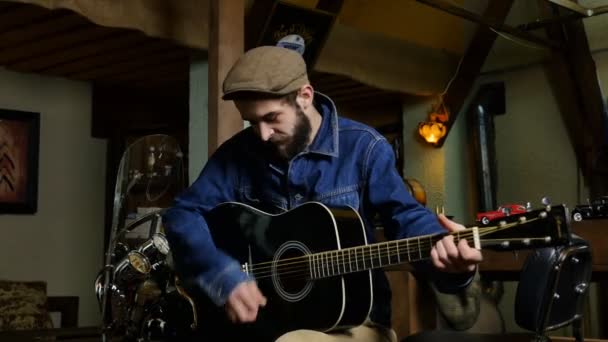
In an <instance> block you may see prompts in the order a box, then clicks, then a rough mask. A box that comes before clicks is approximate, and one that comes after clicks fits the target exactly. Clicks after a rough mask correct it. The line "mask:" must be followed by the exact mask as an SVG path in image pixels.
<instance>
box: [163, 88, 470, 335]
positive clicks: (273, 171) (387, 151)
mask: <svg viewBox="0 0 608 342" xmlns="http://www.w3.org/2000/svg"><path fill="white" fill-rule="evenodd" d="M315 106H316V108H317V110H318V111H319V113H321V115H322V116H323V120H322V124H321V127H320V128H319V132H318V134H317V136H316V137H315V139H314V141H313V142H312V144H311V145H310V146H309V147H308V148H307V149H306V150H305V151H303V152H301V153H300V154H298V155H297V156H296V157H294V158H293V159H292V160H291V161H289V163H287V162H281V161H278V160H273V159H272V158H271V157H270V154H268V153H267V151H266V149H265V147H264V144H262V142H261V140H260V139H259V138H258V137H257V136H256V135H255V134H254V132H253V130H252V129H251V128H247V129H245V130H243V131H241V132H240V133H238V134H236V135H235V136H234V137H232V138H231V139H229V140H228V141H227V142H226V143H224V144H223V145H222V146H220V148H219V149H218V150H217V151H216V152H215V153H214V154H213V155H212V157H211V158H210V159H209V161H208V163H207V164H206V165H205V168H204V169H203V171H202V172H201V174H200V176H199V177H198V179H197V180H196V181H195V183H194V184H193V185H192V186H191V187H190V188H189V189H187V190H186V191H185V192H184V193H183V194H181V195H180V196H179V197H178V198H177V199H176V201H175V204H174V206H173V207H172V208H171V209H169V210H168V211H167V213H166V214H165V215H164V225H165V228H166V233H167V237H168V239H169V242H170V245H171V249H172V251H173V254H174V258H175V260H176V266H177V269H178V272H179V273H180V274H182V277H184V276H185V277H188V278H190V279H193V280H194V281H195V283H196V284H197V285H198V286H199V287H200V288H201V289H203V290H204V292H205V293H206V294H207V295H208V296H209V297H210V298H211V300H212V301H213V302H215V303H216V304H217V305H222V304H223V303H224V302H225V301H226V300H227V297H228V295H229V294H230V292H231V291H232V289H234V287H236V285H237V284H238V283H240V282H243V281H246V280H248V276H247V275H246V274H245V273H243V272H241V270H240V265H239V264H238V263H237V262H236V261H235V260H234V259H233V258H231V257H230V256H229V255H227V254H225V253H224V252H223V251H222V250H220V249H217V248H216V246H215V245H214V243H213V241H212V239H211V236H210V232H209V229H210V227H208V226H207V224H206V222H205V218H204V217H205V215H206V214H207V212H208V211H209V210H211V209H212V208H213V207H215V206H216V205H217V204H219V203H222V202H227V201H237V202H242V203H247V204H249V205H252V206H254V207H257V208H258V209H261V210H264V211H266V212H270V213H278V212H282V211H285V210H289V209H291V208H294V207H296V206H298V205H300V204H302V203H304V202H308V201H318V202H322V203H324V204H326V205H328V206H344V205H348V206H350V207H352V208H356V209H358V210H359V213H360V214H361V217H362V218H363V220H364V222H365V224H366V228H367V235H368V236H367V238H368V241H369V242H374V241H375V238H374V234H373V229H374V226H373V224H372V220H373V218H374V216H375V215H376V214H377V213H379V214H380V217H381V219H382V224H383V226H384V228H385V234H386V236H387V238H389V239H399V238H405V237H410V236H416V235H422V234H432V233H438V232H445V229H444V228H443V227H442V226H440V224H439V223H438V221H437V218H436V216H435V215H433V214H432V213H430V212H429V211H428V210H427V209H426V208H424V207H422V206H420V205H419V204H418V203H417V202H416V201H415V200H414V199H413V198H412V196H411V195H410V194H409V192H408V191H407V189H406V188H405V184H404V182H403V180H402V179H401V177H400V176H399V174H398V173H397V170H396V168H395V158H394V152H393V149H392V147H391V145H390V144H389V143H388V142H387V141H386V139H385V138H384V137H383V136H382V135H380V134H379V133H378V132H376V131H375V130H374V129H372V128H370V127H368V126H366V125H363V124H361V123H358V122H354V121H351V120H348V119H345V118H341V117H339V116H338V113H337V110H336V107H335V105H334V103H333V102H332V101H331V99H329V98H328V97H327V96H325V95H323V94H320V93H315ZM211 228H214V227H211ZM428 265H429V264H428V263H427V266H425V267H422V269H425V268H426V269H427V270H428V269H432V267H430V266H428ZM419 268H420V267H419ZM376 273H377V274H376V276H374V287H375V293H374V310H373V311H372V319H374V317H373V316H374V315H376V316H377V317H376V318H375V319H374V320H375V321H377V322H379V323H383V324H386V325H388V324H390V290H389V287H388V284H387V282H386V278H385V276H384V274H383V273H382V272H376ZM431 273H433V272H431ZM434 273H436V274H438V273H442V272H434ZM436 278H438V280H439V282H438V287H441V283H442V280H447V282H446V281H443V283H446V285H447V287H445V288H446V291H450V289H451V290H456V289H458V288H460V287H462V286H466V285H467V284H468V283H469V281H470V279H471V278H472V277H471V275H470V274H467V275H463V276H456V277H454V276H450V275H448V274H443V275H440V276H439V277H436ZM374 311H376V313H375V312H374ZM378 311H381V312H378Z"/></svg>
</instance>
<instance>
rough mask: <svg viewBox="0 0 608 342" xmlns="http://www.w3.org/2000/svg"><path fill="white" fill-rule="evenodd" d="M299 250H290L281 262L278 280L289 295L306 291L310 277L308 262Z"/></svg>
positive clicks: (282, 257) (278, 268)
mask: <svg viewBox="0 0 608 342" xmlns="http://www.w3.org/2000/svg"><path fill="white" fill-rule="evenodd" d="M302 256H303V254H302V252H301V251H299V250H295V249H289V250H287V251H285V253H284V254H283V255H282V256H281V260H280V261H279V266H278V267H277V270H278V280H279V283H280V284H281V287H282V288H283V290H285V291H286V292H288V293H294V294H295V293H298V292H300V291H302V289H304V287H305V286H306V284H307V279H308V278H309V276H310V271H309V267H308V262H307V261H305V260H306V259H305V258H300V257H302Z"/></svg>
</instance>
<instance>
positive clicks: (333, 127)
mask: <svg viewBox="0 0 608 342" xmlns="http://www.w3.org/2000/svg"><path fill="white" fill-rule="evenodd" d="M314 105H315V108H316V109H317V111H319V113H320V114H321V116H322V121H321V126H320V127H319V131H318V132H317V136H316V137H315V139H314V140H313V142H312V144H310V145H309V146H308V148H307V149H306V152H309V153H316V154H322V155H327V156H331V157H338V156H339V154H340V151H339V149H338V138H339V136H338V134H339V130H338V110H337V109H336V105H335V104H334V102H333V101H332V100H331V99H330V98H329V97H328V96H327V95H324V94H322V93H319V92H317V91H315V102H314Z"/></svg>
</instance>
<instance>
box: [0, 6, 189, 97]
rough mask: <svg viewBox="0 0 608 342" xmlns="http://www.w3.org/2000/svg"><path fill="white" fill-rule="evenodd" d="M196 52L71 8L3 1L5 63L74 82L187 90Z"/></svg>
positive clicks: (0, 34)
mask: <svg viewBox="0 0 608 342" xmlns="http://www.w3.org/2000/svg"><path fill="white" fill-rule="evenodd" d="M191 53H192V51H191V50H190V49H188V48H185V47H182V46H179V45H177V44H174V43H172V42H170V41H167V40H161V39H155V38H150V37H148V36H146V35H144V34H143V33H141V32H138V31H134V30H126V29H115V28H108V27H102V26H98V25H96V24H94V23H92V22H90V21H88V20H87V19H86V18H84V17H82V16H80V15H79V14H76V13H74V12H72V11H68V10H53V11H51V10H48V9H45V8H42V7H39V6H35V5H28V4H19V3H12V2H0V65H2V66H4V67H5V68H6V69H9V70H14V71H20V72H29V73H38V74H45V75H51V76H59V77H66V78H69V79H74V80H83V81H91V82H99V83H106V84H122V85H133V86H139V87H161V88H169V89H170V88H173V87H177V88H183V87H184V86H187V84H188V69H189V61H190V55H191Z"/></svg>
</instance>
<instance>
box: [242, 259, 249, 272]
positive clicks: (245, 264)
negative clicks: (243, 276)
mask: <svg viewBox="0 0 608 342" xmlns="http://www.w3.org/2000/svg"><path fill="white" fill-rule="evenodd" d="M241 271H243V272H245V273H247V274H249V263H248V262H246V263H244V264H242V265H241Z"/></svg>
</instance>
